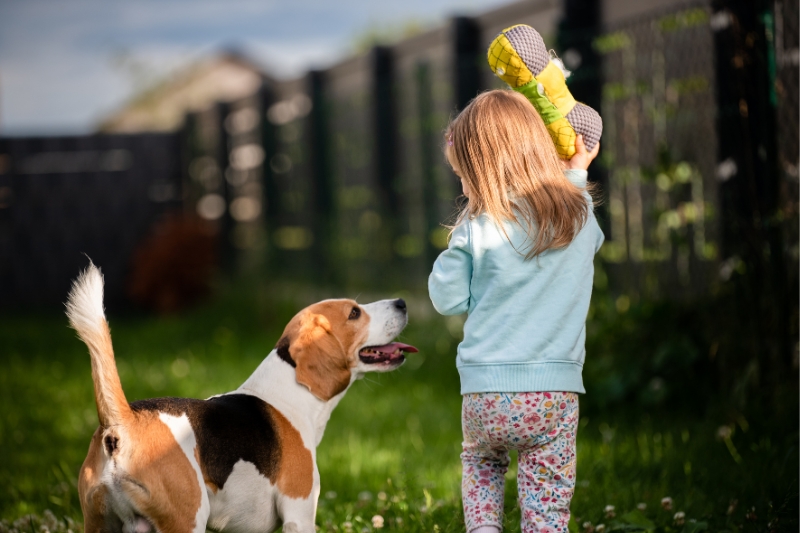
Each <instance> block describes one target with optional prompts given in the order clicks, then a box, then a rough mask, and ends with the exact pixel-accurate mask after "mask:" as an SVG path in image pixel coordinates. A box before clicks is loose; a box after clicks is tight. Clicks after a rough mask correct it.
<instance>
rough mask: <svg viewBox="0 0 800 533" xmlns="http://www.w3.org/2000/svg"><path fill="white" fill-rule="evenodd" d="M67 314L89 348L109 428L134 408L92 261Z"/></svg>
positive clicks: (99, 276) (97, 395)
mask: <svg viewBox="0 0 800 533" xmlns="http://www.w3.org/2000/svg"><path fill="white" fill-rule="evenodd" d="M67 317H68V318H69V323H70V325H71V326H72V327H73V328H74V329H75V331H77V332H78V336H79V337H80V338H81V340H82V341H83V342H85V343H86V346H88V348H89V355H90V356H91V358H92V380H93V381H94V397H95V401H96V402H97V415H98V417H99V419H100V425H101V426H102V427H104V428H108V427H112V426H116V425H119V424H122V423H123V422H124V421H125V420H126V419H127V418H129V417H130V415H131V408H130V405H128V400H126V399H125V393H124V392H123V391H122V384H121V383H120V381H119V373H118V372H117V363H116V362H115V361H114V348H113V347H112V345H111V332H110V330H109V329H108V322H106V316H105V313H104V312H103V276H102V274H100V270H98V269H97V267H96V266H94V264H92V263H89V266H88V267H87V268H86V270H84V271H83V273H81V275H80V276H78V279H76V280H75V282H74V283H73V284H72V290H71V291H70V293H69V298H68V300H67Z"/></svg>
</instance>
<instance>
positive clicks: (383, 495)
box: [378, 491, 386, 502]
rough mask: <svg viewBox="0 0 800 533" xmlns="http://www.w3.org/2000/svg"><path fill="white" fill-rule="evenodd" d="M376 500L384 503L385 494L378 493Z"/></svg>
mask: <svg viewBox="0 0 800 533" xmlns="http://www.w3.org/2000/svg"><path fill="white" fill-rule="evenodd" d="M378 499H379V500H380V501H382V502H385V501H386V493H385V492H383V491H380V492H379V493H378Z"/></svg>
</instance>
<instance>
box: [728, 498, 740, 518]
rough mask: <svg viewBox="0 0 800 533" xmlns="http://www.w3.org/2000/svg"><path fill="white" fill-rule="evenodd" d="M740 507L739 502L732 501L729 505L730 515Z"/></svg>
mask: <svg viewBox="0 0 800 533" xmlns="http://www.w3.org/2000/svg"><path fill="white" fill-rule="evenodd" d="M737 505H739V500H732V501H731V504H730V505H728V515H732V514H733V512H734V511H735V510H736V506H737Z"/></svg>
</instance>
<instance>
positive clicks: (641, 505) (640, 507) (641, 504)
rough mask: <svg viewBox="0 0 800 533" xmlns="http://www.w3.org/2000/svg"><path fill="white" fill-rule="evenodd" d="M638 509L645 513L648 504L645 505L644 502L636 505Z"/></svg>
mask: <svg viewBox="0 0 800 533" xmlns="http://www.w3.org/2000/svg"><path fill="white" fill-rule="evenodd" d="M636 508H637V509H639V510H640V511H645V510H647V504H646V503H644V502H642V503H637V504H636Z"/></svg>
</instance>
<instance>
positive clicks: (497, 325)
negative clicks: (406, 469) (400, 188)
mask: <svg viewBox="0 0 800 533" xmlns="http://www.w3.org/2000/svg"><path fill="white" fill-rule="evenodd" d="M446 139H447V144H446V147H445V155H446V157H447V161H448V162H449V163H450V165H451V166H452V168H453V171H454V172H455V173H456V175H457V176H458V177H459V178H460V179H461V186H462V188H463V191H464V196H466V197H467V204H466V207H464V209H463V210H462V211H461V213H460V215H459V218H458V222H457V223H456V226H455V227H454V228H453V230H452V234H451V237H450V244H449V246H448V248H447V250H445V251H444V252H442V254H441V255H440V256H439V257H438V259H436V262H435V263H434V265H433V272H432V273H431V275H430V278H429V280H428V289H429V291H430V297H431V301H432V302H433V305H434V307H435V308H436V310H437V311H438V312H440V313H441V314H443V315H457V314H460V313H464V312H467V313H468V318H467V321H466V323H465V324H464V340H463V341H462V342H461V344H459V346H458V357H457V359H456V361H457V366H458V371H459V374H460V376H461V394H462V395H463V406H462V412H461V420H462V428H463V432H464V442H463V452H462V454H461V462H462V465H463V478H462V499H463V503H464V518H465V521H466V525H467V533H475V532H478V533H498V532H499V531H500V530H501V529H502V523H503V485H504V477H503V476H504V474H505V473H506V470H507V469H508V463H509V455H508V452H509V450H512V449H513V450H518V452H519V474H518V478H517V479H518V487H519V505H520V507H521V509H522V531H523V533H528V532H531V533H533V532H548V533H554V532H559V533H563V532H566V531H567V523H568V522H569V516H570V514H569V504H570V500H571V499H572V494H573V489H574V487H575V433H576V431H577V429H578V395H577V393H583V392H586V391H585V390H584V388H583V380H582V378H581V371H582V367H583V361H584V357H585V347H584V339H585V336H586V313H587V312H588V309H589V299H590V296H591V293H592V279H593V275H594V267H593V263H592V261H593V258H594V255H595V253H596V252H597V250H598V249H599V248H600V245H601V244H602V243H603V233H602V232H601V231H600V228H599V226H598V225H597V221H596V220H595V217H594V213H593V212H592V199H591V196H590V195H589V193H588V192H587V184H586V175H587V173H586V169H587V168H588V166H589V163H591V161H592V160H593V159H594V158H595V156H596V155H597V152H598V150H599V145H598V146H597V147H595V149H594V150H593V151H592V152H591V153H587V151H586V148H585V146H584V144H583V141H582V139H581V138H580V137H579V138H578V140H577V141H576V150H577V153H576V155H575V156H573V158H572V159H571V160H569V161H566V162H562V161H561V160H560V159H559V157H558V155H557V153H556V149H555V146H554V145H553V141H552V140H551V138H550V136H549V134H548V133H547V129H546V128H545V125H544V122H543V121H542V119H541V118H540V117H539V115H538V113H537V112H536V110H535V109H534V107H533V106H532V105H531V104H530V102H528V100H527V99H526V98H525V97H524V96H522V95H520V94H518V93H515V92H513V91H509V90H496V91H489V92H486V93H483V94H481V95H479V96H478V97H477V98H475V99H474V100H473V101H472V102H471V103H470V104H469V105H468V106H467V107H466V108H465V109H464V110H463V111H462V112H461V113H460V114H459V115H458V117H456V118H455V119H454V120H453V121H452V123H451V124H450V126H449V127H448V130H447V133H446Z"/></svg>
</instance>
